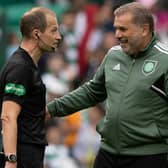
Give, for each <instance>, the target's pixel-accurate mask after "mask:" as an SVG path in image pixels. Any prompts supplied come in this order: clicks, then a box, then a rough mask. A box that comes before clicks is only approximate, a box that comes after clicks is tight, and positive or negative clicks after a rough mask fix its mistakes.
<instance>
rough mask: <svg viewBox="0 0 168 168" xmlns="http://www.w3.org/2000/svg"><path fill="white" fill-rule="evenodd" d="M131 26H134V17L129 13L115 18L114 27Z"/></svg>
mask: <svg viewBox="0 0 168 168" xmlns="http://www.w3.org/2000/svg"><path fill="white" fill-rule="evenodd" d="M129 24H133V15H132V14H131V13H129V12H127V13H123V14H121V15H118V16H115V18H114V26H121V25H123V26H124V25H125V26H128V25H129Z"/></svg>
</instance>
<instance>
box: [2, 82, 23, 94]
mask: <svg viewBox="0 0 168 168" xmlns="http://www.w3.org/2000/svg"><path fill="white" fill-rule="evenodd" d="M5 93H11V94H14V95H16V96H24V95H25V94H26V89H25V87H24V86H23V85H21V84H15V83H7V84H6V85H5Z"/></svg>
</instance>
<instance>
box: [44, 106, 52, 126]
mask: <svg viewBox="0 0 168 168" xmlns="http://www.w3.org/2000/svg"><path fill="white" fill-rule="evenodd" d="M50 118H51V115H50V113H49V111H48V108H47V106H46V109H45V123H46V122H47V121H48V120H49V119H50Z"/></svg>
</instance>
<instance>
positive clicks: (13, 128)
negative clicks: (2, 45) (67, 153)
mask: <svg viewBox="0 0 168 168" xmlns="http://www.w3.org/2000/svg"><path fill="white" fill-rule="evenodd" d="M20 31H21V34H22V41H21V44H20V47H19V48H18V49H17V50H16V51H15V52H14V54H13V55H12V57H11V58H10V60H9V61H8V62H7V63H6V65H5V66H4V68H3V70H2V72H1V75H0V105H1V107H0V108H1V120H2V140H3V148H4V153H5V160H6V162H5V168H42V167H43V155H44V148H45V144H46V141H45V129H44V126H45V121H44V119H45V111H44V109H45V86H44V84H43V83H42V80H41V77H40V74H39V70H38V66H37V64H38V61H39V59H40V57H41V55H42V54H43V53H44V52H51V51H55V50H56V48H57V45H58V43H59V41H60V40H61V36H60V34H59V32H58V23H57V18H56V15H55V13H54V12H52V11H51V10H49V9H46V8H42V7H36V8H33V9H31V10H30V11H28V12H26V13H25V14H24V15H23V17H22V18H21V23H20Z"/></svg>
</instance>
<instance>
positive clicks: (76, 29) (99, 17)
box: [0, 0, 168, 168]
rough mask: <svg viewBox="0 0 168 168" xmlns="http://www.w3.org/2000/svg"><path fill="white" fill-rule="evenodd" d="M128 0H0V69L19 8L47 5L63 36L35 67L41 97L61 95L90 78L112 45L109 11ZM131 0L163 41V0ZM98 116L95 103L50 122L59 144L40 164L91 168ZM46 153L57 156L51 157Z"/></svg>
mask: <svg viewBox="0 0 168 168" xmlns="http://www.w3.org/2000/svg"><path fill="white" fill-rule="evenodd" d="M132 1H133V0H1V1H0V69H1V68H2V67H3V64H4V63H5V62H6V61H7V60H8V58H9V57H10V55H11V53H12V52H13V51H14V50H15V49H16V48H17V47H18V46H19V41H20V40H21V39H20V37H21V36H20V32H19V21H20V18H21V16H22V15H23V13H24V12H25V11H27V10H28V9H30V8H32V7H35V6H45V7H48V8H50V9H52V10H53V11H55V13H56V14H57V17H58V20H59V23H60V31H61V33H62V34H63V35H64V39H63V43H62V44H61V46H60V48H59V50H58V51H57V52H55V53H51V54H45V55H44V56H43V57H42V59H41V61H40V63H39V67H40V69H41V74H42V78H43V80H44V83H45V84H46V87H47V95H46V99H47V101H50V100H52V99H53V98H54V97H60V96H62V95H64V94H66V93H67V92H69V91H71V90H73V89H75V88H76V87H78V86H79V85H80V84H81V83H83V82H85V81H87V80H89V79H91V78H92V76H93V74H94V73H95V71H96V69H97V67H98V66H99V64H100V63H101V61H102V59H103V57H104V55H105V53H106V52H107V51H108V49H109V48H111V47H112V46H114V45H116V44H117V41H116V40H115V37H114V28H113V24H112V23H113V10H114V9H115V8H116V7H118V6H120V5H121V4H124V3H128V2H132ZM137 1H139V2H141V3H143V4H144V5H145V6H146V7H147V8H148V9H149V10H151V12H152V13H153V17H154V20H155V28H156V33H157V35H158V38H160V40H161V41H162V42H163V43H165V44H166V45H168V19H167V18H168V1H167V0H137ZM85 111H87V112H88V113H85ZM103 115H104V108H103V104H100V105H98V106H96V107H94V108H90V109H86V110H84V111H82V112H81V113H75V114H74V115H72V116H69V117H65V118H60V119H53V120H52V121H50V122H49V123H48V125H47V128H48V132H47V136H48V137H49V140H50V141H51V142H52V143H55V145H56V146H57V147H58V146H59V149H58V148H57V150H56V151H55V153H54V152H53V153H52V152H51V151H50V149H48V151H47V152H46V154H45V164H46V165H47V164H48V165H50V167H46V168H55V167H54V166H62V167H61V168H64V167H66V168H67V167H68V168H91V167H92V163H93V160H94V157H95V154H96V152H97V150H98V147H99V140H100V137H99V135H98V134H97V133H96V132H95V127H96V123H97V122H98V121H99V120H100V119H101V117H102V116H103ZM49 128H54V129H49ZM53 132H54V133H53ZM55 133H56V134H55ZM58 137H59V138H58ZM60 137H61V138H60ZM83 137H84V138H83ZM56 139H57V140H56ZM50 147H51V149H52V146H50ZM51 156H57V157H55V158H54V159H53V160H52V159H51V158H52V157H51ZM60 163H61V165H59V164H60ZM63 163H64V164H63ZM74 163H75V164H74ZM67 164H68V166H67ZM52 165H54V166H53V167H52Z"/></svg>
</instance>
